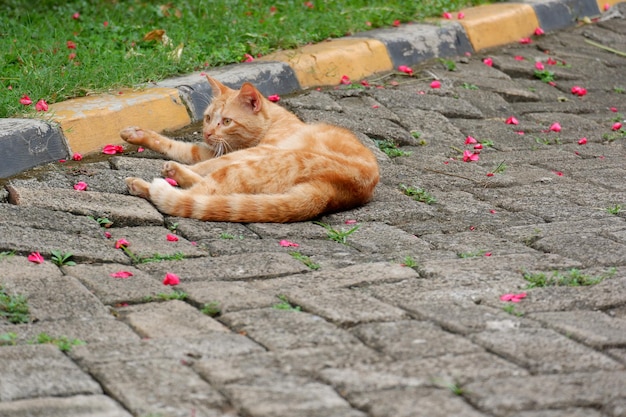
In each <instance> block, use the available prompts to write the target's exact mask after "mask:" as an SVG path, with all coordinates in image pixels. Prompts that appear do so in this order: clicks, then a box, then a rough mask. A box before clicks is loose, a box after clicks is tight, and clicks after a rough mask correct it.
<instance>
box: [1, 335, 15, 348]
mask: <svg viewBox="0 0 626 417" xmlns="http://www.w3.org/2000/svg"><path fill="white" fill-rule="evenodd" d="M16 340H17V334H15V333H13V332H9V333H0V346H14V345H15V342H16Z"/></svg>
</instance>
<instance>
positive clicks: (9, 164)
mask: <svg viewBox="0 0 626 417" xmlns="http://www.w3.org/2000/svg"><path fill="white" fill-rule="evenodd" d="M68 156H69V148H68V146H67V142H66V141H65V138H64V137H63V134H62V132H61V129H59V128H58V127H56V126H53V125H51V124H49V123H46V122H44V121H41V120H33V119H0V161H2V162H1V163H0V178H6V177H9V176H11V175H14V174H17V173H18V172H22V171H25V170H27V169H30V168H33V167H36V166H37V165H42V164H47V163H49V162H54V161H58V160H59V159H64V158H67V157H68Z"/></svg>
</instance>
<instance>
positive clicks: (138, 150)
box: [137, 146, 145, 152]
mask: <svg viewBox="0 0 626 417" xmlns="http://www.w3.org/2000/svg"><path fill="white" fill-rule="evenodd" d="M143 151H145V149H144V148H143V147H141V146H140V147H138V148H137V152H143Z"/></svg>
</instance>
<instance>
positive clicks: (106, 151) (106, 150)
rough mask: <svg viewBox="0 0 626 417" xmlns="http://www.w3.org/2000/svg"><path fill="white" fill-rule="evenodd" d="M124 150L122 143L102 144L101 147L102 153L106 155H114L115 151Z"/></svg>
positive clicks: (120, 151)
mask: <svg viewBox="0 0 626 417" xmlns="http://www.w3.org/2000/svg"><path fill="white" fill-rule="evenodd" d="M122 152H124V147H123V146H122V145H104V147H103V148H102V153H104V154H107V155H115V154H116V153H122Z"/></svg>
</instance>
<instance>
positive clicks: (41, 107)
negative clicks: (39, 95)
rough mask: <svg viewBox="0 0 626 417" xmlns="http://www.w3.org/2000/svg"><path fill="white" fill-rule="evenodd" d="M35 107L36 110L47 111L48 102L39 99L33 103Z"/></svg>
mask: <svg viewBox="0 0 626 417" xmlns="http://www.w3.org/2000/svg"><path fill="white" fill-rule="evenodd" d="M35 109H37V111H48V103H46V100H44V99H41V100H39V101H38V102H37V104H35Z"/></svg>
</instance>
